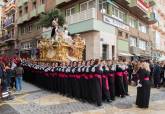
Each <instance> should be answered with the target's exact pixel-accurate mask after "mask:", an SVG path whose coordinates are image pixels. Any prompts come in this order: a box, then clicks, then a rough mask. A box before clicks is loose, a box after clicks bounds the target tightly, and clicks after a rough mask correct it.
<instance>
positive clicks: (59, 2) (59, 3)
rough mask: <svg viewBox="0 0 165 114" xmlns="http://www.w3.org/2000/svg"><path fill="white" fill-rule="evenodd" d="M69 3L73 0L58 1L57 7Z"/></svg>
mask: <svg viewBox="0 0 165 114" xmlns="http://www.w3.org/2000/svg"><path fill="white" fill-rule="evenodd" d="M69 1H71V0H56V5H57V6H58V5H61V4H63V3H67V2H69Z"/></svg>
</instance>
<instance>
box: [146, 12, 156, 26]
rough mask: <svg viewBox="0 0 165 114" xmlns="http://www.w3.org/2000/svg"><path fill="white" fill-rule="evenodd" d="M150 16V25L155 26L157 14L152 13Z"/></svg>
mask: <svg viewBox="0 0 165 114" xmlns="http://www.w3.org/2000/svg"><path fill="white" fill-rule="evenodd" d="M149 16H150V18H149V20H148V24H155V23H156V22H157V20H156V17H155V13H154V12H152V13H151V14H150V15H149Z"/></svg>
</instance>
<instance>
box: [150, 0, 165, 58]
mask: <svg viewBox="0 0 165 114" xmlns="http://www.w3.org/2000/svg"><path fill="white" fill-rule="evenodd" d="M155 2H156V5H155V6H154V12H155V14H156V15H155V16H156V19H157V23H155V24H154V25H152V26H150V28H151V30H152V36H153V37H152V41H153V44H152V58H153V59H156V60H157V59H158V58H159V57H161V56H165V7H164V6H165V1H164V0H155Z"/></svg>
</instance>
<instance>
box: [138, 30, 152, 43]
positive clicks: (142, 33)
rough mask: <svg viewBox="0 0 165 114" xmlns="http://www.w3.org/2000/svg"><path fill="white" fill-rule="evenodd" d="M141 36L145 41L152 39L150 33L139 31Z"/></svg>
mask: <svg viewBox="0 0 165 114" xmlns="http://www.w3.org/2000/svg"><path fill="white" fill-rule="evenodd" d="M139 38H140V39H142V40H145V41H149V40H150V36H149V34H148V33H144V32H141V31H139Z"/></svg>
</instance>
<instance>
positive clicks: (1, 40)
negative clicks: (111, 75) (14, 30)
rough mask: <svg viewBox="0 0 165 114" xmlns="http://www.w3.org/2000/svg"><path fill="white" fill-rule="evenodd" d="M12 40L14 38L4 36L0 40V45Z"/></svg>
mask: <svg viewBox="0 0 165 114" xmlns="http://www.w3.org/2000/svg"><path fill="white" fill-rule="evenodd" d="M11 40H14V38H13V37H12V36H9V35H6V36H3V37H1V38H0V43H5V42H7V41H11Z"/></svg>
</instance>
